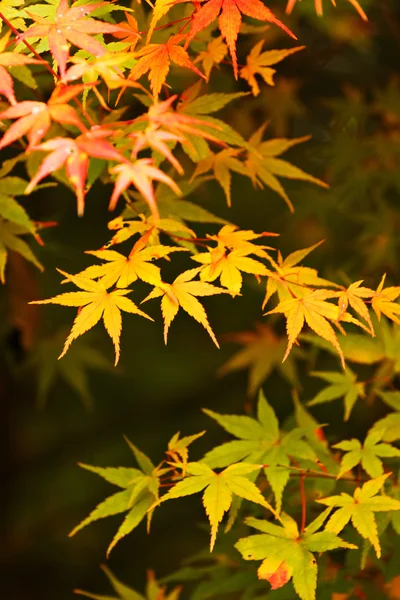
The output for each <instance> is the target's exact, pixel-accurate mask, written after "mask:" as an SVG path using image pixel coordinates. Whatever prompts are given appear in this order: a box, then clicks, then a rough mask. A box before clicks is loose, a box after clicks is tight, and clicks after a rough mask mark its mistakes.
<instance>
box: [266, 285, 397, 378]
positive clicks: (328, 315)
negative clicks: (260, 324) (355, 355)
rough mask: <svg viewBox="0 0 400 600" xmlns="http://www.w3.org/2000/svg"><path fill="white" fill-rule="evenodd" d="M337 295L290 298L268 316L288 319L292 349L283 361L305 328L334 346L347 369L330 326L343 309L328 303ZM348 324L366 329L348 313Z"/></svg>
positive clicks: (313, 293) (315, 293)
mask: <svg viewBox="0 0 400 600" xmlns="http://www.w3.org/2000/svg"><path fill="white" fill-rule="evenodd" d="M336 295H337V294H336V292H334V291H330V290H323V289H322V290H312V291H308V293H306V294H305V295H304V296H303V297H300V298H297V297H295V298H289V299H287V300H283V301H282V302H280V304H278V306H277V307H276V308H274V309H273V310H270V311H269V312H267V313H266V314H267V315H270V314H274V313H283V314H284V315H285V317H286V331H287V335H288V345H287V348H286V352H285V356H284V357H283V360H286V358H287V357H288V355H289V352H290V350H291V349H292V346H293V344H294V342H295V341H296V340H297V338H298V336H299V334H300V332H301V330H302V329H303V327H304V324H305V323H307V325H308V326H309V327H310V329H312V330H313V331H314V332H315V333H316V334H317V335H319V336H320V337H322V338H324V339H325V340H326V341H327V342H330V343H331V344H332V346H334V348H335V349H336V350H337V352H338V354H339V356H340V360H341V363H342V367H343V368H344V367H345V362H344V355H343V352H342V349H341V347H340V344H339V342H338V339H337V337H336V333H335V331H334V329H333V327H332V325H331V324H330V321H331V322H333V323H336V324H337V321H338V315H339V307H338V306H336V305H335V304H332V303H330V302H327V300H328V299H330V298H334V297H335V296H336ZM399 308H400V307H399ZM342 319H343V320H344V321H347V322H350V323H353V324H355V325H358V326H359V327H362V328H363V329H366V327H365V326H364V325H363V324H362V323H360V321H358V320H357V319H355V318H354V317H352V316H351V315H349V314H348V313H345V314H343V315H342Z"/></svg>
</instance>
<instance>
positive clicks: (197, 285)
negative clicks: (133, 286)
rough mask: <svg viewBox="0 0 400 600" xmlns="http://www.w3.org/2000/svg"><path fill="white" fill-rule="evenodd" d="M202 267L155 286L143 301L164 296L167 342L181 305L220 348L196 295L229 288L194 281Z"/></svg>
mask: <svg viewBox="0 0 400 600" xmlns="http://www.w3.org/2000/svg"><path fill="white" fill-rule="evenodd" d="M199 270H200V269H198V268H197V269H190V270H189V271H185V272H184V273H181V274H180V275H178V277H177V278H176V279H175V281H174V282H173V283H171V284H169V283H164V282H163V283H162V285H159V286H157V287H155V288H154V290H153V291H152V292H150V294H149V295H148V296H147V297H146V298H145V299H144V300H143V301H142V302H146V301H147V300H151V299H153V298H160V297H161V298H162V300H161V311H162V315H163V319H164V341H165V343H167V338H168V330H169V327H170V325H171V323H172V321H173V320H174V319H175V317H176V315H177V313H178V310H179V307H181V308H183V310H184V311H185V312H187V313H188V315H190V316H191V317H193V319H195V320H196V321H197V322H198V323H200V324H201V325H203V327H204V329H205V330H206V331H207V333H208V335H209V336H210V337H211V339H212V341H213V342H214V344H215V345H216V346H217V348H219V344H218V342H217V338H216V337H215V335H214V332H213V330H212V329H211V327H210V324H209V322H208V319H207V313H206V311H205V310H204V307H203V305H202V304H200V302H199V301H198V300H197V298H196V296H214V295H215V294H225V293H227V290H223V289H221V288H218V287H216V286H214V285H211V284H210V283H205V282H204V281H192V279H193V277H195V276H196V275H197V274H198V272H199Z"/></svg>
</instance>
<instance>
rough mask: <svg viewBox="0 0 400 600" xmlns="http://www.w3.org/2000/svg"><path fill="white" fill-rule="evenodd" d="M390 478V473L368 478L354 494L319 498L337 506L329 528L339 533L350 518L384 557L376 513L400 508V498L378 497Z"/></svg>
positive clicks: (379, 554) (328, 524) (327, 526)
mask: <svg viewBox="0 0 400 600" xmlns="http://www.w3.org/2000/svg"><path fill="white" fill-rule="evenodd" d="M387 477H389V473H387V474H386V475H381V477H377V478H376V479H371V480H370V481H367V483H364V485H363V486H362V487H361V488H360V487H358V488H357V489H356V490H355V491H354V495H353V496H350V495H349V494H346V493H344V492H342V494H341V495H340V496H330V497H329V498H323V499H322V500H317V502H320V503H321V504H325V505H326V506H329V507H331V508H336V507H337V508H338V510H337V511H336V512H335V513H334V514H333V515H332V516H331V518H330V519H329V521H328V523H327V525H326V530H327V531H331V532H333V533H336V534H337V533H340V532H341V531H342V529H343V528H344V527H345V526H346V525H347V523H348V522H349V521H350V520H351V522H352V524H353V525H354V527H355V528H356V530H357V531H358V533H359V534H360V535H361V536H362V537H363V538H365V539H367V540H369V541H370V542H371V544H372V545H373V547H374V548H375V552H376V556H377V557H378V558H380V557H381V547H380V543H379V538H378V530H377V525H376V520H375V515H374V513H375V512H385V511H390V510H400V501H399V500H396V499H394V498H389V497H388V496H383V495H380V496H377V494H378V492H379V490H380V489H381V488H382V487H383V484H384V483H385V480H386V478H387Z"/></svg>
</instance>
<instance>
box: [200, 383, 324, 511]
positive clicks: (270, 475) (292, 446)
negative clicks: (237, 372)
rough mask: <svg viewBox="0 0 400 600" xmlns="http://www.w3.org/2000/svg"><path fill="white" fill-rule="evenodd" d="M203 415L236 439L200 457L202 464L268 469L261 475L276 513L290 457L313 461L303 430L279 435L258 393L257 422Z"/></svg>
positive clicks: (287, 474)
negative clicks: (246, 464)
mask: <svg viewBox="0 0 400 600" xmlns="http://www.w3.org/2000/svg"><path fill="white" fill-rule="evenodd" d="M203 411H204V412H205V413H206V414H207V415H208V416H209V417H211V418H212V419H214V420H215V421H217V423H218V424H219V425H221V427H223V428H224V429H225V430H226V431H227V432H228V433H230V434H231V435H234V436H235V437H237V438H239V439H238V440H234V441H232V442H226V443H225V444H221V445H220V446H217V447H216V448H213V450H210V451H209V452H207V454H206V455H205V456H204V458H203V462H205V463H206V464H208V465H210V466H211V467H212V468H215V467H218V468H222V467H225V466H226V465H228V464H230V463H231V462H238V461H240V460H245V462H249V463H262V464H264V465H265V464H266V465H268V466H266V467H265V468H264V472H265V475H266V477H267V479H268V482H269V483H270V485H271V487H272V490H273V492H274V495H275V498H276V510H277V512H278V513H279V512H280V510H281V506H282V494H283V491H284V489H285V486H286V484H287V482H288V481H289V476H290V472H289V469H287V468H286V467H288V466H289V465H290V463H291V459H292V457H293V458H296V459H300V460H310V461H316V459H317V456H316V454H315V452H314V450H313V449H312V448H311V446H310V445H309V443H308V442H307V441H305V440H304V439H303V438H304V436H305V433H306V430H305V429H303V428H297V427H296V428H294V429H292V431H290V432H289V433H281V432H280V430H279V422H278V419H277V417H276V414H275V411H274V410H273V408H272V407H271V406H270V404H269V403H268V402H267V400H266V398H265V396H264V394H263V392H262V390H260V393H259V397H258V404H257V420H256V419H253V418H251V417H247V416H239V415H220V414H219V413H216V412H214V411H212V410H208V409H203ZM261 468H262V465H260V467H259V469H260V470H261Z"/></svg>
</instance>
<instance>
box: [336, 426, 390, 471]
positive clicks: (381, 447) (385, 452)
mask: <svg viewBox="0 0 400 600" xmlns="http://www.w3.org/2000/svg"><path fill="white" fill-rule="evenodd" d="M384 434H385V430H384V429H380V430H376V431H370V432H369V433H368V435H367V437H366V438H365V441H364V444H361V443H360V442H359V440H356V439H354V438H353V439H351V440H343V441H342V442H339V443H338V444H335V445H334V446H333V448H338V449H339V450H344V451H345V452H346V454H345V455H344V456H343V458H342V462H341V463H340V471H339V473H338V476H337V477H338V479H339V477H341V476H342V475H344V474H345V473H347V472H348V471H351V470H352V469H353V468H354V467H356V466H357V465H358V464H361V466H362V468H363V469H364V471H366V473H368V475H369V476H370V477H380V476H381V475H383V466H382V461H381V459H380V457H383V458H391V457H395V458H399V457H400V450H398V449H397V448H395V447H394V446H391V445H390V444H386V443H383V442H382V438H383V436H384Z"/></svg>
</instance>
